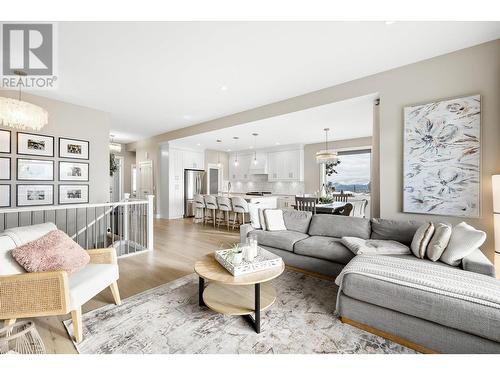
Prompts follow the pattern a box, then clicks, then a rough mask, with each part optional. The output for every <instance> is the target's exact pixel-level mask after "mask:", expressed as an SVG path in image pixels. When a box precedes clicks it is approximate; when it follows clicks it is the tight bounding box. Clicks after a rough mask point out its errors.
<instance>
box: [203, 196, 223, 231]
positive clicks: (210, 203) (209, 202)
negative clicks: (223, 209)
mask: <svg viewBox="0 0 500 375" xmlns="http://www.w3.org/2000/svg"><path fill="white" fill-rule="evenodd" d="M203 198H204V200H205V209H206V210H208V211H212V213H211V214H210V216H209V217H208V219H209V220H212V221H213V223H214V228H215V222H216V221H217V219H216V215H217V209H218V208H219V206H217V198H215V196H213V195H205V196H204V197H203ZM206 221H207V215H206V212H205V215H203V223H206Z"/></svg>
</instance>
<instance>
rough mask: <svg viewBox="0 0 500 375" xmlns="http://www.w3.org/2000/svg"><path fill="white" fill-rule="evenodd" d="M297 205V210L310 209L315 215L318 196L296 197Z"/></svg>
mask: <svg viewBox="0 0 500 375" xmlns="http://www.w3.org/2000/svg"><path fill="white" fill-rule="evenodd" d="M295 207H296V208H297V211H310V212H312V213H313V215H316V198H314V197H295Z"/></svg>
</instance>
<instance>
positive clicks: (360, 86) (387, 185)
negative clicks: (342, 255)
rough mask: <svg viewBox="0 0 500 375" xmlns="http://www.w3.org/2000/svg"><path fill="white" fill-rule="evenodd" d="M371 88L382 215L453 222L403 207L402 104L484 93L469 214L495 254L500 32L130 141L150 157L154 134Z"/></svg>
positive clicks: (240, 119)
mask: <svg viewBox="0 0 500 375" xmlns="http://www.w3.org/2000/svg"><path fill="white" fill-rule="evenodd" d="M373 93H378V94H379V97H380V106H379V116H378V117H379V121H378V124H377V125H378V129H379V131H378V132H377V133H374V134H373V141H374V144H373V150H374V152H375V153H376V155H378V157H379V158H380V163H379V164H380V175H379V179H380V184H379V185H380V186H379V189H380V199H379V204H380V216H381V217H383V218H393V219H417V220H434V221H436V220H442V221H448V222H451V223H458V222H460V221H462V220H463V219H462V218H457V217H447V216H432V215H415V214H407V213H403V212H402V201H403V193H402V189H403V108H404V106H406V105H410V104H416V103H426V102H429V101H433V100H438V99H443V98H452V97H458V96H465V95H471V94H480V95H481V96H482V118H481V126H482V129H481V133H482V166H481V171H482V178H481V197H482V204H481V207H482V210H481V211H482V212H481V217H480V218H477V219H467V222H469V223H470V224H471V225H473V226H475V227H477V228H479V229H482V230H484V231H486V233H487V234H488V240H487V241H486V243H485V245H484V246H483V247H482V250H483V252H484V253H485V254H486V255H487V256H488V257H489V258H490V259H493V255H494V240H493V212H492V190H491V175H493V174H498V173H500V164H499V162H498V161H499V160H500V147H499V140H500V126H499V124H500V106H499V103H500V40H495V41H492V42H488V43H484V44H481V45H478V46H474V47H471V48H467V49H463V50H460V51H456V52H453V53H449V54H446V55H442V56H438V57H434V58H432V59H428V60H424V61H421V62H418V63H415V64H411V65H407V66H403V67H400V68H397V69H393V70H389V71H386V72H382V73H378V74H375V75H372V76H368V77H365V78H361V79H357V80H354V81H350V82H347V83H343V84H340V85H337V86H332V87H329V88H326V89H322V90H319V91H315V92H311V93H308V94H305V95H301V96H298V97H294V98H291V99H287V100H283V101H281V102H277V103H273V104H269V105H266V106H262V107H259V108H255V109H252V110H249V111H245V112H240V113H237V114H234V115H231V116H226V117H223V118H219V119H216V120H212V121H208V122H205V123H202V124H198V125H195V126H191V127H188V128H183V129H178V130H175V131H172V132H168V133H165V134H161V135H158V136H156V137H153V138H149V139H147V140H144V141H141V142H137V143H135V144H132V145H130V146H129V147H130V149H137V151H138V158H139V155H143V154H144V152H146V151H150V157H156V153H157V151H156V150H157V148H158V142H160V141H162V140H163V141H166V140H171V139H176V138H181V137H186V136H189V135H193V134H199V133H202V132H206V131H210V130H215V129H221V128H226V127H230V126H234V125H238V124H244V123H247V122H251V121H255V120H260V119H263V118H268V117H272V116H277V115H282V114H285V113H289V112H293V111H299V110H303V109H307V108H312V107H315V106H319V105H323V104H328V103H332V102H337V101H340V100H345V99H349V98H354V97H358V96H362V95H368V94H373ZM374 130H375V131H376V129H374Z"/></svg>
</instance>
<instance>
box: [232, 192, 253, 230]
mask: <svg viewBox="0 0 500 375" xmlns="http://www.w3.org/2000/svg"><path fill="white" fill-rule="evenodd" d="M231 203H232V204H233V212H234V220H233V229H234V226H235V224H236V220H238V214H241V222H242V224H245V214H247V213H249V212H250V210H249V209H248V203H247V201H246V200H244V199H243V198H241V197H234V198H231ZM238 224H239V220H238Z"/></svg>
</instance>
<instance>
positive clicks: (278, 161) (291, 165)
mask: <svg viewBox="0 0 500 375" xmlns="http://www.w3.org/2000/svg"><path fill="white" fill-rule="evenodd" d="M267 160H268V176H269V177H268V179H269V181H303V180H304V151H303V150H302V149H295V150H282V151H274V152H269V153H268V155H267Z"/></svg>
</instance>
